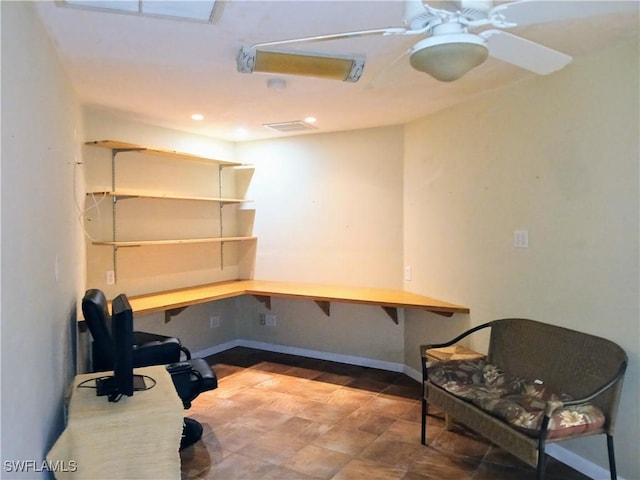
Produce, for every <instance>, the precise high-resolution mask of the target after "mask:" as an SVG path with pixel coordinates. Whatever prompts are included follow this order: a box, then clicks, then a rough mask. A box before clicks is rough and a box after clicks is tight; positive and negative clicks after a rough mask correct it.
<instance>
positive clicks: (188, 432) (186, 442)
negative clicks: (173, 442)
mask: <svg viewBox="0 0 640 480" xmlns="http://www.w3.org/2000/svg"><path fill="white" fill-rule="evenodd" d="M201 437H202V425H201V424H200V422H198V421H197V420H194V419H192V418H185V419H184V427H183V428H182V440H180V450H184V449H185V448H187V447H190V446H191V445H193V444H194V443H196V442H197V441H198V440H200V438H201Z"/></svg>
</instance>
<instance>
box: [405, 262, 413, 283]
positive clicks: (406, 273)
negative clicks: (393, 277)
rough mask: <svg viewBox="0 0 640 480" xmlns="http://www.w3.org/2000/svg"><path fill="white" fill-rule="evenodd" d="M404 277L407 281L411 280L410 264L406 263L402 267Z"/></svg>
mask: <svg viewBox="0 0 640 480" xmlns="http://www.w3.org/2000/svg"><path fill="white" fill-rule="evenodd" d="M404 279H405V281H407V282H410V281H411V265H406V266H405V267H404Z"/></svg>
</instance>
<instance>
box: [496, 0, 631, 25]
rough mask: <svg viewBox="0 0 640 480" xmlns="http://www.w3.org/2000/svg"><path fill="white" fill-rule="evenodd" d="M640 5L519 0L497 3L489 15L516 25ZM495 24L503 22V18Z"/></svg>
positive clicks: (620, 10)
mask: <svg viewBox="0 0 640 480" xmlns="http://www.w3.org/2000/svg"><path fill="white" fill-rule="evenodd" d="M639 5H640V3H639V2H637V1H586V2H577V1H567V0H564V1H548V0H516V1H515V2H510V3H501V4H499V5H497V6H495V7H494V8H492V9H491V10H490V12H489V18H490V19H495V18H499V19H502V21H505V22H507V23H515V24H516V25H533V24H536V23H547V22H560V21H563V20H571V19H580V18H588V17H594V16H600V15H610V14H615V13H626V12H632V11H636V12H637V11H638V6H639ZM494 25H496V26H499V22H498V23H494Z"/></svg>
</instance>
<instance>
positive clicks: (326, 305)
mask: <svg viewBox="0 0 640 480" xmlns="http://www.w3.org/2000/svg"><path fill="white" fill-rule="evenodd" d="M315 302H316V304H317V305H318V306H319V307H320V310H322V311H323V312H324V314H325V315H326V316H327V317H330V316H331V303H330V302H327V301H326V300H316V301H315Z"/></svg>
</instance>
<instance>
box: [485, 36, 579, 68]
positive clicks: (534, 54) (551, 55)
mask: <svg viewBox="0 0 640 480" xmlns="http://www.w3.org/2000/svg"><path fill="white" fill-rule="evenodd" d="M479 35H480V36H481V37H483V38H484V39H486V41H487V47H488V48H489V55H491V56H492V57H495V58H497V59H499V60H502V61H504V62H508V63H511V64H513V65H516V66H518V67H521V68H524V69H526V70H530V71H532V72H534V73H537V74H539V75H547V74H549V73H552V72H555V71H557V70H560V69H562V68H564V67H565V66H567V65H568V64H569V63H571V61H572V60H573V58H572V57H570V56H569V55H567V54H564V53H562V52H558V51H557V50H553V49H551V48H549V47H545V46H544V45H541V44H539V43H535V42H532V41H530V40H527V39H525V38H522V37H518V36H517V35H513V34H511V33H508V32H505V31H504V30H485V31H484V32H481V33H480V34H479Z"/></svg>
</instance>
